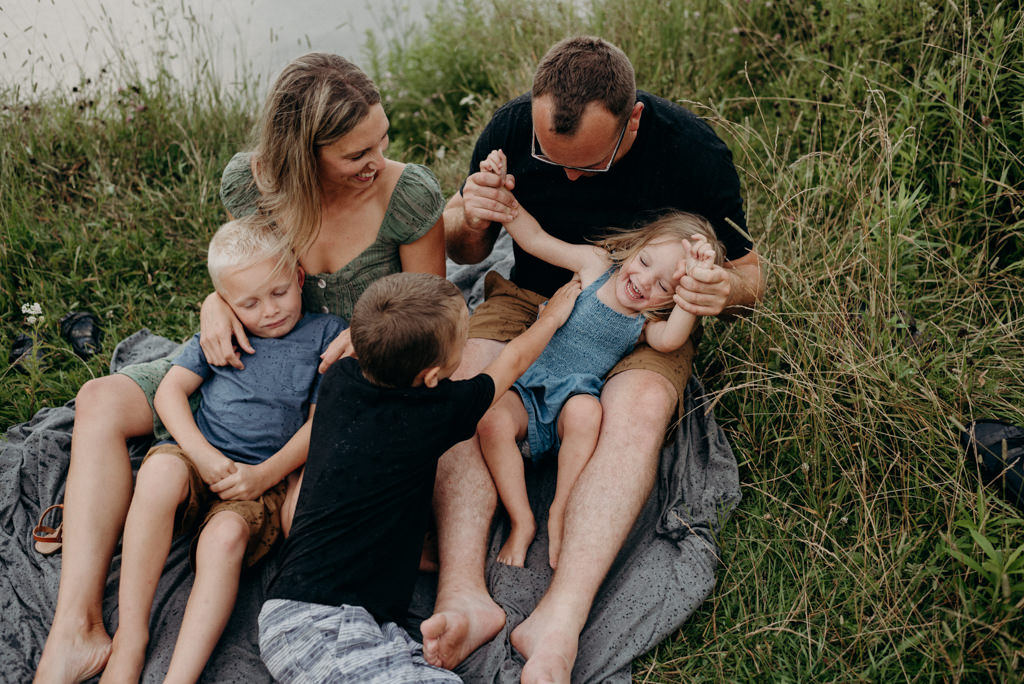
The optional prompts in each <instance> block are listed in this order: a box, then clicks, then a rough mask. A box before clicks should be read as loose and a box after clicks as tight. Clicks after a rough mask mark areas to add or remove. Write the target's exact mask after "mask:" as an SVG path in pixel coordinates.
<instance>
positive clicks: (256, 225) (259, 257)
mask: <svg viewBox="0 0 1024 684" xmlns="http://www.w3.org/2000/svg"><path fill="white" fill-rule="evenodd" d="M275 257H276V258H277V259H278V262H277V266H276V267H275V268H274V271H273V273H274V274H277V273H280V272H281V271H282V270H291V269H294V268H296V267H297V266H298V259H296V257H295V253H294V252H292V250H291V248H289V247H288V243H287V242H285V239H284V236H283V234H282V233H281V231H280V230H278V229H277V227H276V226H275V225H274V224H273V223H269V222H268V221H267V220H266V218H265V217H263V216H259V215H258V214H253V215H251V216H246V217H243V218H240V219H235V220H234V221H228V222H227V223H225V224H224V225H222V226H221V227H220V228H218V229H217V232H216V233H214V234H213V238H211V239H210V246H209V248H208V249H207V252H206V268H207V270H209V272H210V280H212V281H213V287H214V289H215V290H220V285H221V279H220V278H221V275H222V274H223V273H224V272H225V271H228V270H230V269H236V268H243V267H245V266H249V265H250V264H254V263H256V262H257V261H263V260H264V259H273V258H275Z"/></svg>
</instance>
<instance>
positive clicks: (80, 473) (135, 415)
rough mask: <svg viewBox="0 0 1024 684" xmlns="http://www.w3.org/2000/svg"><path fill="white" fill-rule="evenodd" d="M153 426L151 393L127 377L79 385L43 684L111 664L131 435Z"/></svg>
mask: <svg viewBox="0 0 1024 684" xmlns="http://www.w3.org/2000/svg"><path fill="white" fill-rule="evenodd" d="M152 430H153V412H152V411H151V410H150V408H149V404H148V403H147V402H146V396H145V394H144V393H143V392H142V389H140V388H139V386H138V385H136V384H135V382H134V381H133V380H131V379H130V378H128V377H127V376H124V375H108V376H104V377H101V378H96V379H93V380H90V381H89V382H87V383H85V384H84V385H83V386H82V388H81V389H80V390H79V392H78V397H77V401H76V403H75V425H74V428H73V430H72V433H71V464H70V467H69V469H68V476H67V485H66V490H65V494H64V527H63V532H64V534H63V538H64V545H63V547H62V550H61V557H62V558H61V573H60V585H59V588H58V591H57V607H56V611H55V612H54V616H53V624H52V625H51V627H50V633H49V635H48V636H47V638H46V646H45V647H44V648H43V655H42V657H41V658H40V660H39V664H38V666H37V668H36V675H35V682H37V684H70V683H71V682H81V681H84V680H86V679H89V678H91V677H94V676H95V675H96V674H98V673H99V671H100V670H102V669H103V666H104V664H105V663H106V662H107V658H108V657H109V655H110V635H109V634H107V630H106V627H104V625H103V609H102V605H103V590H104V587H105V586H106V581H107V574H108V573H109V571H110V559H111V558H112V557H113V555H114V548H115V547H116V546H117V541H118V539H120V537H121V528H122V526H123V525H124V519H125V515H126V514H127V512H128V504H129V502H130V500H131V494H132V468H131V462H130V461H129V460H128V447H127V445H126V444H125V441H126V440H127V439H128V438H129V437H138V436H141V435H147V434H149V433H150V432H152ZM42 503H44V504H46V503H47V502H42Z"/></svg>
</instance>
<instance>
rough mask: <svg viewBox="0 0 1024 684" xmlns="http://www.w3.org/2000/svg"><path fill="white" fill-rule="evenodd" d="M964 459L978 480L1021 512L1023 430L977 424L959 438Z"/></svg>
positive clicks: (1023, 495)
mask: <svg viewBox="0 0 1024 684" xmlns="http://www.w3.org/2000/svg"><path fill="white" fill-rule="evenodd" d="M960 444H961V446H963V447H964V449H966V452H967V453H966V455H967V459H968V461H969V462H970V463H971V464H977V467H978V470H979V471H980V473H981V480H982V482H984V483H985V484H990V485H993V486H995V487H997V488H998V489H999V491H1000V493H1001V494H1002V496H1003V497H1004V498H1005V499H1006V500H1007V501H1009V502H1010V503H1011V504H1013V505H1014V506H1016V507H1017V508H1018V509H1019V510H1021V511H1024V428H1022V427H1019V426H1017V425H1013V424H1011V423H1005V422H1003V421H1001V420H976V421H974V422H972V423H970V424H969V425H968V426H967V428H966V429H965V430H964V431H963V432H962V433H961V434H960Z"/></svg>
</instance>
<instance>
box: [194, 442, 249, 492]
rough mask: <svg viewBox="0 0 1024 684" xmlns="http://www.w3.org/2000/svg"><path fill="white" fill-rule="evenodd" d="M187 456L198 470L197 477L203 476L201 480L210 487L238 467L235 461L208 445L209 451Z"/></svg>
mask: <svg viewBox="0 0 1024 684" xmlns="http://www.w3.org/2000/svg"><path fill="white" fill-rule="evenodd" d="M189 458H190V459H192V463H194V464H195V466H196V470H198V471H199V477H201V478H203V482H205V483H206V484H208V485H210V486H211V487H212V486H213V485H214V484H216V483H217V482H220V481H221V480H223V479H224V478H226V477H228V476H230V475H231V474H232V473H234V472H235V471H236V470H237V468H238V464H237V463H235V462H234V461H232V460H231V459H230V458H228V457H227V456H225V455H224V454H222V453H220V451H218V450H217V449H214V448H213V447H210V449H209V451H203V452H201V453H192V454H189Z"/></svg>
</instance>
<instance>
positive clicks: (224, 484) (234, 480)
mask: <svg viewBox="0 0 1024 684" xmlns="http://www.w3.org/2000/svg"><path fill="white" fill-rule="evenodd" d="M235 466H237V467H236V469H235V472H233V473H232V474H230V475H228V476H227V477H225V478H224V479H222V480H220V481H219V482H216V483H213V484H211V485H210V491H211V492H213V493H214V494H216V495H217V496H219V497H220V498H221V499H223V500H224V501H252V500H254V499H256V498H257V497H259V496H260V495H261V494H263V492H265V491H267V490H268V489H269V488H270V487H271V486H272V485H273V484H274V483H273V482H270V483H267V482H264V481H263V480H264V478H263V477H262V473H263V471H262V470H261V469H260V468H258V467H257V466H254V465H249V464H248V463H236V464H235Z"/></svg>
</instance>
